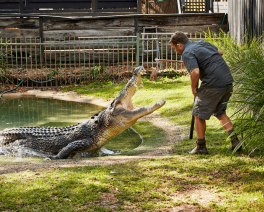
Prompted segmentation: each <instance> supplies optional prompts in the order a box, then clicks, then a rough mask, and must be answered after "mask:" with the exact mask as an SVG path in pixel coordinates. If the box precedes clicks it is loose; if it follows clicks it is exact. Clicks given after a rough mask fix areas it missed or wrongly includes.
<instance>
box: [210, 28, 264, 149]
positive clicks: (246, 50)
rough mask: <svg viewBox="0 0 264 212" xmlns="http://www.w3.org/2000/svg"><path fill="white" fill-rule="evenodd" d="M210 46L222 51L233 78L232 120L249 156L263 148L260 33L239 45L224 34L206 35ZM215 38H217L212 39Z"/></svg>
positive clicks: (263, 59)
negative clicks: (257, 36) (211, 44)
mask: <svg viewBox="0 0 264 212" xmlns="http://www.w3.org/2000/svg"><path fill="white" fill-rule="evenodd" d="M206 37H207V38H208V40H209V42H210V43H213V44H214V45H216V46H217V47H218V48H219V49H221V50H223V52H224V55H223V57H224V59H225V61H226V62H227V64H228V65H229V67H230V69H231V72H232V74H233V76H234V79H235V83H234V95H233V98H232V101H230V103H232V104H233V106H234V111H235V112H234V114H233V115H232V119H233V120H234V123H235V126H236V127H235V131H236V132H237V133H238V134H240V135H241V141H240V145H242V144H243V143H244V147H245V149H246V150H247V151H248V153H249V154H251V153H252V152H254V151H255V150H256V149H258V150H261V149H263V148H262V147H263V145H264V137H263V132H264V70H263V69H264V53H263V52H264V51H263V50H264V42H263V38H264V34H263V36H262V37H260V38H258V39H257V38H256V37H255V38H253V39H250V40H247V39H245V38H246V37H245V38H243V39H242V40H241V41H240V42H237V41H236V40H234V39H232V38H231V37H230V36H228V35H226V34H225V33H223V32H222V33H221V34H220V35H219V36H216V35H215V34H212V33H210V32H209V33H206ZM214 38H217V39H214Z"/></svg>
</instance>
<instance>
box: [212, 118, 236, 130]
mask: <svg viewBox="0 0 264 212" xmlns="http://www.w3.org/2000/svg"><path fill="white" fill-rule="evenodd" d="M216 118H218V120H219V121H220V123H221V125H222V126H223V127H224V128H225V130H226V132H227V133H228V132H229V131H230V130H233V125H232V123H231V120H230V118H229V117H228V116H227V115H222V116H217V117H216Z"/></svg>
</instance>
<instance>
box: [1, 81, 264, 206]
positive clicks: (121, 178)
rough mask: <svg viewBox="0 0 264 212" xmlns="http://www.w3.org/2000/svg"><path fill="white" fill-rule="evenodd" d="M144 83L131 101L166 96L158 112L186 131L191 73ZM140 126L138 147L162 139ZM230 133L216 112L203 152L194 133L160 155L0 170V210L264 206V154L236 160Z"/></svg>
mask: <svg viewBox="0 0 264 212" xmlns="http://www.w3.org/2000/svg"><path fill="white" fill-rule="evenodd" d="M143 82H144V88H141V87H139V88H138V91H137V93H136V95H135V96H134V97H133V99H132V101H133V103H134V104H135V105H136V106H142V105H148V104H154V103H155V102H157V101H158V100H160V99H162V98H163V97H164V98H165V99H166V104H165V106H164V107H162V108H161V109H159V112H160V114H161V116H163V117H167V118H169V119H170V120H171V122H173V123H177V124H179V125H181V126H182V128H183V129H184V131H183V132H184V133H186V134H188V130H189V126H190V121H191V108H192V104H193V96H192V94H191V90H190V82H189V77H188V76H186V77H185V76H183V77H180V78H178V79H167V78H163V79H158V80H157V81H154V82H150V81H148V79H143ZM125 84H126V82H123V83H119V84H113V83H94V84H91V85H89V86H86V85H80V86H77V87H71V88H67V89H65V90H71V91H72V90H75V91H77V92H78V93H81V94H85V95H90V96H94V97H102V98H105V99H107V100H111V99H113V98H114V97H115V96H116V95H117V94H118V93H119V92H120V91H121V90H122V89H123V87H124V85H125ZM231 110H232V108H230V109H229V111H228V112H229V113H231V112H232V111H231ZM135 129H136V130H137V131H138V132H139V133H141V134H142V136H144V139H146V141H147V142H146V143H145V145H146V146H145V147H144V146H142V147H141V148H142V149H138V152H136V153H140V151H145V150H146V149H147V148H148V147H151V140H153V142H154V143H153V146H158V145H159V144H161V143H163V142H164V137H165V136H164V132H163V131H162V130H160V129H158V128H155V127H154V126H152V125H151V124H148V123H144V122H142V123H141V122H138V123H137V124H136V125H135ZM181 133H182V132H181ZM194 134H195V133H194ZM226 137H227V134H226V133H225V132H224V130H223V129H222V128H221V126H220V124H219V122H218V121H217V119H216V118H214V117H212V118H211V119H210V120H209V121H208V122H207V132H206V139H207V141H208V151H209V155H206V156H200V155H192V156H190V155H188V154H186V151H187V150H189V149H191V148H193V147H194V142H195V139H196V138H195V135H194V139H193V140H189V139H188V138H185V139H184V140H183V141H181V142H180V143H178V144H177V145H176V146H175V151H174V154H173V155H170V156H166V157H163V158H156V159H150V160H147V161H137V162H130V163H126V164H119V165H108V166H91V167H77V168H61V169H53V170H48V171H37V172H32V171H24V172H19V173H14V174H6V175H1V176H0V192H1V193H0V195H1V198H0V211H155V210H156V211H172V208H173V207H175V208H176V207H178V206H181V205H189V206H191V207H193V209H194V208H195V209H196V210H198V211H199V210H200V211H263V208H264V197H263V194H264V192H263V190H264V167H263V163H264V159H263V156H261V155H252V156H251V157H249V156H247V154H246V152H242V153H240V154H237V153H236V154H235V156H233V157H232V158H231V150H230V148H231V145H230V143H229V142H228V141H226ZM139 148H140V147H139ZM144 148H145V149H144ZM47 163H48V162H47ZM201 200H207V201H208V204H203V203H202V202H201Z"/></svg>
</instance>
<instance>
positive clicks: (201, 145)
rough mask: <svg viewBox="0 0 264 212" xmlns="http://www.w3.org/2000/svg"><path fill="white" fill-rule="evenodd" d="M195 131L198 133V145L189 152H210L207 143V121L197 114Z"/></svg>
mask: <svg viewBox="0 0 264 212" xmlns="http://www.w3.org/2000/svg"><path fill="white" fill-rule="evenodd" d="M195 131H196V134H197V139H198V140H197V141H196V147H195V148H194V149H192V150H191V151H189V152H188V153H189V154H208V152H207V149H206V145H205V131H206V123H205V120H204V119H201V118H199V117H197V116H195Z"/></svg>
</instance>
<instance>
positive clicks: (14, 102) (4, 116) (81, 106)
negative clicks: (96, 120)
mask: <svg viewBox="0 0 264 212" xmlns="http://www.w3.org/2000/svg"><path fill="white" fill-rule="evenodd" d="M100 110H104V108H103V107H97V106H94V105H91V104H87V103H79V102H70V101H62V100H54V99H43V98H21V99H18V98H6V99H0V111H1V113H0V130H3V129H5V128H13V127H22V126H23V127H25V126H53V127H63V126H67V125H69V124H73V123H78V122H83V121H85V120H88V119H90V118H91V116H93V115H94V114H95V113H97V112H98V111H100Z"/></svg>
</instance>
